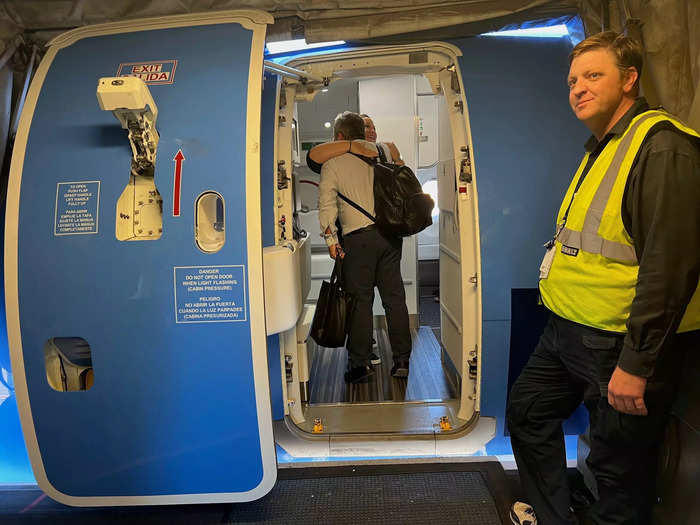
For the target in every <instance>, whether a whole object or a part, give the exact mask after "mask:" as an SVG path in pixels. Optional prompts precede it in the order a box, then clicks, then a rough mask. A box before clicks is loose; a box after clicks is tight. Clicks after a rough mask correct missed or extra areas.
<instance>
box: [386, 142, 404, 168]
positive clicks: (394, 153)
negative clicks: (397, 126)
mask: <svg viewBox="0 0 700 525" xmlns="http://www.w3.org/2000/svg"><path fill="white" fill-rule="evenodd" d="M386 145H387V146H389V152H391V158H392V159H393V161H394V164H398V165H399V166H403V165H404V161H403V160H401V153H399V148H397V147H396V144H394V143H393V142H387V143H386Z"/></svg>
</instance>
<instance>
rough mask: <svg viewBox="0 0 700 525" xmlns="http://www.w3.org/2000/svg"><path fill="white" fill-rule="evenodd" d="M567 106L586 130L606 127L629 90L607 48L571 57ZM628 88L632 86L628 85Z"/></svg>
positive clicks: (613, 57)
mask: <svg viewBox="0 0 700 525" xmlns="http://www.w3.org/2000/svg"><path fill="white" fill-rule="evenodd" d="M568 84H569V104H571V109H573V110H574V114H575V115H576V117H577V118H578V119H579V120H582V121H583V122H584V123H586V124H587V125H588V127H589V128H591V129H595V128H596V127H600V126H601V125H602V126H603V127H605V126H606V125H607V124H608V123H609V121H610V119H611V118H612V116H613V115H614V114H615V110H616V109H617V108H618V107H619V106H620V103H621V102H622V97H623V94H624V93H625V92H626V91H628V90H627V85H626V84H628V82H627V83H626V82H625V79H624V78H623V75H622V73H621V71H620V70H619V69H618V67H617V64H616V63H615V56H614V55H613V54H612V52H610V51H609V50H607V49H604V48H600V49H593V50H591V51H586V52H585V53H582V54H581V55H579V56H577V57H576V58H574V60H573V61H572V62H571V67H570V68H569V77H568ZM630 88H631V86H630Z"/></svg>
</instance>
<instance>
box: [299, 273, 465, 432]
mask: <svg viewBox="0 0 700 525" xmlns="http://www.w3.org/2000/svg"><path fill="white" fill-rule="evenodd" d="M437 290H438V289H437V288H436V287H434V286H430V285H429V286H424V287H421V289H420V292H421V293H420V307H419V316H418V324H419V325H420V326H418V327H417V328H415V329H412V333H411V337H412V340H413V348H412V351H411V361H410V370H409V376H408V378H395V377H392V376H391V368H392V366H393V356H392V351H391V344H390V342H389V336H388V333H387V329H386V322H385V321H384V319H383V318H375V329H374V334H373V337H374V340H375V341H376V346H375V347H374V348H373V350H372V351H373V352H374V353H376V354H377V355H378V356H379V357H380V358H381V363H378V364H374V365H371V366H372V369H373V372H374V373H373V375H371V376H370V377H369V378H368V380H367V381H366V382H364V383H358V384H348V383H346V382H345V378H344V375H345V372H346V370H347V366H348V352H347V350H346V349H345V348H324V347H316V346H315V345H310V351H309V361H310V363H311V366H310V370H309V385H308V392H309V403H307V404H305V405H304V408H303V411H304V417H305V421H304V422H302V423H299V428H300V429H301V430H303V431H305V432H308V433H313V432H314V424H315V422H318V421H321V422H322V423H323V432H331V433H342V434H372V433H388V434H423V435H429V434H433V433H436V432H441V429H440V424H439V422H440V420H441V419H442V418H445V417H446V418H447V420H448V421H449V422H450V425H452V427H453V428H459V427H461V426H462V425H464V424H466V421H462V420H459V419H458V418H457V413H458V411H459V400H458V396H459V394H458V392H459V389H458V386H457V382H458V380H457V378H455V377H454V376H452V375H451V374H449V373H448V372H447V370H448V366H446V364H445V363H444V362H443V358H444V353H443V348H442V346H441V344H440V342H439V337H440V305H439V302H438V301H437V298H436V293H437Z"/></svg>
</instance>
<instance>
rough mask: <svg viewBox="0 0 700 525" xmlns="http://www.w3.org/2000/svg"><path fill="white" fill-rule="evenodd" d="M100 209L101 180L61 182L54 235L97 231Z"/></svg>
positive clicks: (57, 198)
mask: <svg viewBox="0 0 700 525" xmlns="http://www.w3.org/2000/svg"><path fill="white" fill-rule="evenodd" d="M99 210H100V181H85V182H59V183H58V184H57V185H56V213H55V215H54V226H53V233H54V235H78V234H85V233H97V223H98V219H99V217H98V214H99Z"/></svg>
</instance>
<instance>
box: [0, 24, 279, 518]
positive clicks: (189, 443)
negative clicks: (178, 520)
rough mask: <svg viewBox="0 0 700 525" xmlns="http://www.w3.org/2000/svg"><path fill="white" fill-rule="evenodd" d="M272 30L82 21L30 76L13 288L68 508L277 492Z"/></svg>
mask: <svg viewBox="0 0 700 525" xmlns="http://www.w3.org/2000/svg"><path fill="white" fill-rule="evenodd" d="M272 22H273V19H272V17H271V16H269V15H268V14H266V13H263V12H260V11H226V12H216V13H207V14H202V15H185V16H174V17H164V18H157V19H146V20H140V21H134V22H122V23H115V24H104V25H100V26H87V27H84V28H80V29H77V30H74V31H71V32H69V33H66V34H64V35H61V36H60V37H58V38H56V39H55V40H54V41H52V42H51V44H50V45H49V48H48V51H47V53H46V56H45V58H44V59H43V61H42V63H41V65H40V67H39V68H38V70H37V73H36V76H35V78H34V81H33V83H32V86H31V89H30V91H29V95H28V97H27V101H26V104H25V109H24V112H23V114H22V119H21V123H20V126H19V131H18V135H17V139H16V142H15V147H14V154H13V159H12V166H11V173H10V182H9V191H8V201H7V202H8V205H7V224H6V232H7V233H6V244H5V289H6V306H7V316H8V334H9V343H10V354H11V359H12V368H13V373H14V376H15V384H16V392H17V400H18V406H19V411H20V418H21V421H22V428H23V433H24V436H25V441H26V445H27V449H28V452H29V456H30V460H31V463H32V467H33V470H34V475H35V477H36V479H37V481H38V483H39V486H40V487H41V489H42V490H44V492H46V493H47V494H48V495H49V496H51V497H52V498H54V499H56V500H58V501H60V502H62V503H66V504H70V505H85V506H93V505H142V504H173V503H199V502H212V503H213V502H233V501H249V500H254V499H257V498H260V497H262V496H263V495H265V494H266V493H267V492H269V490H270V489H271V488H272V487H273V485H274V483H275V480H276V458H275V445H274V439H273V435H272V422H271V413H270V392H269V380H268V371H267V359H266V351H267V349H266V327H265V308H264V297H263V285H262V283H263V265H262V240H261V239H262V234H261V211H260V208H261V206H260V201H261V198H260V180H261V179H260V97H261V82H262V72H263V67H262V66H263V49H264V39H265V30H266V25H267V24H268V23H272ZM127 77H128V78H127ZM132 77H138V78H140V79H141V80H142V82H141V81H138V80H136V79H134V78H132ZM99 79H103V80H101V81H100V84H99V86H98V80H99ZM96 90H97V92H96ZM100 90H101V92H100ZM98 93H99V96H100V97H101V98H100V99H99V101H98V97H97V96H96V95H97V94H98ZM101 106H102V107H101ZM115 117H116V118H115Z"/></svg>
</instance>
